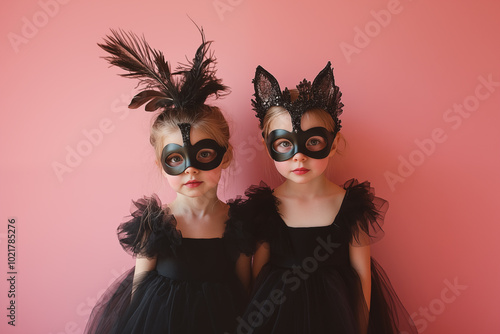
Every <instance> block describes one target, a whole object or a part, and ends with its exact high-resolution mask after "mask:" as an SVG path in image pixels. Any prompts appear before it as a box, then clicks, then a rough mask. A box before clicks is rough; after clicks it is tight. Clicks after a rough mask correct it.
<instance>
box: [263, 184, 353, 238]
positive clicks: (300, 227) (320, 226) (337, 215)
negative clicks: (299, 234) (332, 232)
mask: <svg viewBox="0 0 500 334" xmlns="http://www.w3.org/2000/svg"><path fill="white" fill-rule="evenodd" d="M348 193H349V188H347V189H345V194H344V197H343V198H342V202H341V203H340V207H339V211H338V212H337V214H336V215H335V217H334V218H333V221H332V222H331V223H330V224H328V225H319V226H289V225H287V223H286V222H285V220H284V219H283V217H281V214H280V213H279V211H278V206H277V203H279V198H278V197H276V196H275V195H274V189H273V190H272V193H271V195H272V196H273V198H274V199H275V203H276V205H274V208H275V210H276V213H277V214H278V217H279V220H280V221H281V222H282V224H283V225H284V226H285V227H287V228H289V229H297V230H301V229H308V228H316V229H320V228H328V227H332V226H333V225H334V224H335V222H336V221H337V218H338V217H339V215H340V213H341V212H342V209H343V208H344V203H345V202H346V198H347V195H348Z"/></svg>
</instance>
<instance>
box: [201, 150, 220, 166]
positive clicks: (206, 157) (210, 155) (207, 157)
mask: <svg viewBox="0 0 500 334" xmlns="http://www.w3.org/2000/svg"><path fill="white" fill-rule="evenodd" d="M216 156H217V153H216V152H215V151H214V150H212V149H209V148H204V149H202V150H200V151H199V152H198V154H196V160H198V161H199V162H202V163H209V162H211V161H212V160H214V159H215V157H216Z"/></svg>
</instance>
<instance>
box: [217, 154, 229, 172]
mask: <svg viewBox="0 0 500 334" xmlns="http://www.w3.org/2000/svg"><path fill="white" fill-rule="evenodd" d="M230 165H231V160H230V159H229V157H228V155H227V154H224V157H222V162H221V164H220V166H221V167H222V169H226V168H228V167H229V166H230Z"/></svg>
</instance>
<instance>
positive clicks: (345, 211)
mask: <svg viewBox="0 0 500 334" xmlns="http://www.w3.org/2000/svg"><path fill="white" fill-rule="evenodd" d="M344 188H345V189H346V191H347V192H346V195H345V199H344V203H343V204H342V208H341V210H342V215H341V217H342V218H341V219H340V222H339V224H340V225H341V228H342V229H343V230H344V231H345V233H346V235H347V236H348V237H349V239H350V240H352V245H353V246H365V245H367V244H370V243H374V242H377V241H378V240H380V239H381V238H382V237H383V236H384V231H383V230H382V225H383V223H384V218H385V214H386V212H387V209H388V208H389V203H388V202H387V201H386V200H384V199H382V198H380V197H376V196H375V191H374V189H373V188H372V187H371V186H370V183H369V182H367V181H365V182H363V183H359V182H358V180H356V179H352V180H349V181H347V182H346V183H345V184H344Z"/></svg>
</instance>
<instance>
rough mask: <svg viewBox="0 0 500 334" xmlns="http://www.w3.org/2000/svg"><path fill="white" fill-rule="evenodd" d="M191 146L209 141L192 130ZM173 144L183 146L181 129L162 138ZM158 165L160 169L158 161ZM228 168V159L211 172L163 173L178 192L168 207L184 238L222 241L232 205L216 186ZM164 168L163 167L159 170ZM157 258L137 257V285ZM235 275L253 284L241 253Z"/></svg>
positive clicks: (247, 260) (247, 259) (248, 261)
mask: <svg viewBox="0 0 500 334" xmlns="http://www.w3.org/2000/svg"><path fill="white" fill-rule="evenodd" d="M190 137H191V144H195V143H197V142H198V141H200V140H202V139H206V138H210V137H209V136H208V135H207V134H206V133H204V132H203V131H201V130H199V129H196V127H192V128H191V133H190ZM169 143H174V144H178V145H181V146H182V145H183V142H182V135H181V132H180V130H179V129H172V131H168V132H167V131H166V132H165V134H164V136H163V145H166V144H169ZM157 164H158V165H159V166H161V165H160V164H159V163H158V162H157ZM228 166H229V161H227V160H226V159H225V158H224V160H223V161H222V163H221V165H220V166H219V167H217V168H215V169H212V170H209V171H203V170H199V169H196V168H194V167H188V168H187V169H186V170H185V171H184V172H183V173H181V174H179V175H168V174H167V173H165V171H162V173H163V176H164V177H165V178H166V179H167V181H168V183H169V185H170V187H171V188H172V189H173V190H175V191H176V193H177V196H176V198H175V200H174V201H172V202H171V203H170V204H169V205H168V207H169V208H170V211H171V213H172V214H173V215H174V216H175V219H176V221H177V229H178V230H179V231H181V233H182V236H183V237H184V238H193V239H211V238H222V236H223V234H224V230H225V226H226V224H225V223H226V221H227V220H228V210H229V206H228V205H227V204H226V203H224V202H222V201H221V200H220V199H219V198H218V197H217V186H218V183H219V180H220V177H221V172H222V170H223V169H225V168H227V167H228ZM160 168H161V167H160ZM193 180H196V181H199V182H201V183H200V184H199V185H198V186H196V187H192V186H189V185H188V183H187V182H188V181H193ZM155 267H156V258H148V257H144V256H137V258H136V263H135V272H134V283H133V284H134V286H136V284H137V283H138V281H139V280H140V278H141V276H142V275H143V274H144V273H145V272H147V271H151V270H154V269H155ZM236 275H237V276H238V278H239V279H240V281H241V282H242V284H243V286H244V287H245V289H246V290H247V291H249V289H250V283H251V257H249V256H246V255H244V254H241V255H240V257H239V259H238V260H237V262H236Z"/></svg>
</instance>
